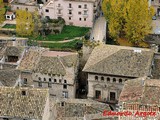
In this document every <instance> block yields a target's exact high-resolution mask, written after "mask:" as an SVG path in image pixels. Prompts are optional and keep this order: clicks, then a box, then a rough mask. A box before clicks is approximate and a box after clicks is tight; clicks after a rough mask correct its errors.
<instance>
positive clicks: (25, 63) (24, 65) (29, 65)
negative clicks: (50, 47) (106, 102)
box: [18, 49, 41, 70]
mask: <svg viewBox="0 0 160 120" xmlns="http://www.w3.org/2000/svg"><path fill="white" fill-rule="evenodd" d="M40 55H41V53H40V52H39V51H36V50H32V49H31V50H29V51H28V52H26V53H25V55H24V57H23V59H22V61H21V63H20V65H19V67H18V69H19V70H33V69H34V68H35V66H36V64H37V63H38V59H39V58H40Z"/></svg>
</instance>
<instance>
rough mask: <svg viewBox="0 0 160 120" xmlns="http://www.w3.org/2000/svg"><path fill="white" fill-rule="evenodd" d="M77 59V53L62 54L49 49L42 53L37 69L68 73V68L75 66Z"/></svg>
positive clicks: (61, 73) (49, 72) (56, 73)
mask: <svg viewBox="0 0 160 120" xmlns="http://www.w3.org/2000/svg"><path fill="white" fill-rule="evenodd" d="M54 52H55V53H54ZM77 61H78V54H77V53H70V52H69V53H68V52H63V54H62V52H57V51H48V52H44V53H43V54H42V56H41V58H40V61H39V62H38V64H37V67H36V69H35V71H36V72H40V73H44V74H53V75H66V72H67V71H66V68H67V67H75V66H76V65H77ZM73 74H74V73H73Z"/></svg>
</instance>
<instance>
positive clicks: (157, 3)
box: [149, 0, 160, 16]
mask: <svg viewBox="0 0 160 120" xmlns="http://www.w3.org/2000/svg"><path fill="white" fill-rule="evenodd" d="M149 1H150V4H151V6H153V8H154V10H155V13H156V14H157V15H158V16H159V15H160V7H159V6H160V1H159V0H149Z"/></svg>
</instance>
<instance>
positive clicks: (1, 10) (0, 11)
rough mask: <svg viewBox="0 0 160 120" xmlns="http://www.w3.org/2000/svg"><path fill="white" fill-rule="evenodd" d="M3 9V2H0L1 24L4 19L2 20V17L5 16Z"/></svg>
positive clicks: (1, 0) (0, 0)
mask: <svg viewBox="0 0 160 120" xmlns="http://www.w3.org/2000/svg"><path fill="white" fill-rule="evenodd" d="M5 12H6V10H5V8H4V3H3V0H0V23H2V22H3V21H4V20H5V18H4V15H5Z"/></svg>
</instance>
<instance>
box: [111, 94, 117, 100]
mask: <svg viewBox="0 0 160 120" xmlns="http://www.w3.org/2000/svg"><path fill="white" fill-rule="evenodd" d="M110 100H113V101H115V100H116V93H115V92H110Z"/></svg>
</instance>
